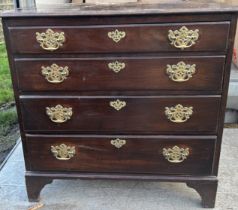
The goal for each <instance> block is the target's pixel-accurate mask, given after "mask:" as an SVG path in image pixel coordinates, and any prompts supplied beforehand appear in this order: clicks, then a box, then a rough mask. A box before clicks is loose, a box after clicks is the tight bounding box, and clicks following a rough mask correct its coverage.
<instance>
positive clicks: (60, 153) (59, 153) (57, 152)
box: [51, 144, 76, 160]
mask: <svg viewBox="0 0 238 210" xmlns="http://www.w3.org/2000/svg"><path fill="white" fill-rule="evenodd" d="M51 152H52V154H53V155H54V156H55V158H56V159H58V160H69V159H71V158H72V157H74V155H75V153H76V152H75V147H74V146H72V147H71V146H67V145H65V144H61V145H59V146H51Z"/></svg>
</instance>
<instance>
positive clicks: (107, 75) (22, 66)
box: [15, 56, 225, 91]
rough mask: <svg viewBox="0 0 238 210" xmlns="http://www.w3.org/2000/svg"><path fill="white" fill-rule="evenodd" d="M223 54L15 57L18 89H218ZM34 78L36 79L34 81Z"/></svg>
mask: <svg viewBox="0 0 238 210" xmlns="http://www.w3.org/2000/svg"><path fill="white" fill-rule="evenodd" d="M224 62H225V57H224V56H203V57H202V56H200V57H195V56H194V57H191V56H190V57H189V56H188V57H184V56H183V57H178V56H177V57H111V58H105V57H100V58H63V59H62V58H57V59H56V58H54V59H46V58H45V59H16V60H15V66H16V71H17V75H18V84H19V89H20V90H22V91H89V90H91V91H98V90H101V91H112V90H115V91H117V90H119V91H123V90H129V91H134V90H175V91H176V90H185V91H189V90H194V91H196V90H198V91H210V90H212V91H221V89H222V82H223V76H222V75H223V68H224ZM36 81H37V82H36Z"/></svg>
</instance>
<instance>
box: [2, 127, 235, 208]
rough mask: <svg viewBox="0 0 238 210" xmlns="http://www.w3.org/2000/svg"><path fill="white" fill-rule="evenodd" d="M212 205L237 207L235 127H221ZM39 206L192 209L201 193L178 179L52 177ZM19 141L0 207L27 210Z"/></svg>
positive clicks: (5, 170) (4, 175) (197, 205)
mask: <svg viewBox="0 0 238 210" xmlns="http://www.w3.org/2000/svg"><path fill="white" fill-rule="evenodd" d="M219 178H220V184H219V188H218V195H217V202H216V208H215V210H237V209H238V129H225V132H224V139H223V147H222V155H221V162H220V172H219ZM40 202H41V203H43V204H44V207H42V208H40V210H196V209H202V208H201V206H200V197H199V195H198V194H197V193H196V192H195V191H194V190H193V189H190V188H188V187H186V186H185V184H178V183H156V182H139V181H83V180H56V181H54V182H53V183H52V184H51V185H47V186H46V187H45V188H44V189H43V190H42V192H41V201H40ZM34 205H36V203H28V201H27V197H26V191H25V185H24V162H23V155H22V147H21V145H19V146H18V148H17V149H16V150H15V151H14V153H13V155H12V156H11V157H10V159H9V160H8V162H7V163H6V165H5V166H4V167H3V169H2V170H1V171H0V210H27V209H28V208H30V207H31V206H34Z"/></svg>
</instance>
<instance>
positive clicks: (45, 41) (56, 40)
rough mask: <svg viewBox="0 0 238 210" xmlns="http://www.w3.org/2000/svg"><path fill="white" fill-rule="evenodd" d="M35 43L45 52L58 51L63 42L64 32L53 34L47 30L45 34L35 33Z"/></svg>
mask: <svg viewBox="0 0 238 210" xmlns="http://www.w3.org/2000/svg"><path fill="white" fill-rule="evenodd" d="M36 41H37V42H38V43H40V46H41V47H42V48H43V49H44V50H47V51H55V50H58V49H59V48H60V47H61V46H63V44H64V42H65V35H64V32H54V31H53V30H52V29H47V30H46V32H43V33H40V32H36Z"/></svg>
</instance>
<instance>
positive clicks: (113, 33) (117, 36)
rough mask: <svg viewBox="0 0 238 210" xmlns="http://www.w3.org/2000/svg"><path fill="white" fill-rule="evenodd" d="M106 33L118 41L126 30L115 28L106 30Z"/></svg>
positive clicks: (124, 35)
mask: <svg viewBox="0 0 238 210" xmlns="http://www.w3.org/2000/svg"><path fill="white" fill-rule="evenodd" d="M107 35H108V37H109V38H110V39H112V40H113V41H114V42H116V43H118V42H120V41H121V40H122V39H124V38H125V37H126V32H125V31H119V30H118V29H116V30H115V31H110V32H108V34H107Z"/></svg>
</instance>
